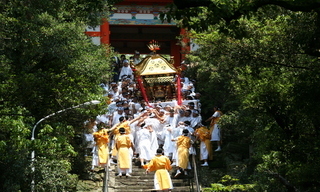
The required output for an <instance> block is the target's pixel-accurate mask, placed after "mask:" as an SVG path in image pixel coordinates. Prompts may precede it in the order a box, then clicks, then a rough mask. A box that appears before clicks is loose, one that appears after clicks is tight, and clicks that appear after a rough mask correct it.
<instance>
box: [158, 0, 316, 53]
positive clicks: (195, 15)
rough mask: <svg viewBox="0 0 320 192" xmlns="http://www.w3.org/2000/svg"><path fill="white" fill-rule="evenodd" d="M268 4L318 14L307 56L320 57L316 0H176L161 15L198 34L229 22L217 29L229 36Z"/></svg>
mask: <svg viewBox="0 0 320 192" xmlns="http://www.w3.org/2000/svg"><path fill="white" fill-rule="evenodd" d="M268 5H275V6H278V7H282V8H283V9H285V10H289V11H294V12H306V13H317V14H316V19H315V22H316V23H317V25H315V26H314V27H315V29H314V32H315V33H314V34H313V36H312V38H311V39H312V40H310V41H309V42H308V46H307V47H305V49H304V51H305V53H307V54H309V55H312V56H317V57H319V56H320V53H319V51H318V49H319V48H320V36H319V34H320V33H319V32H320V28H319V26H320V25H319V22H320V19H319V10H320V9H319V8H320V3H319V1H317V0H307V1H304V0H299V1H290V0H289V1H287V0H253V1H227V2H226V1H222V0H187V1H179V0H174V4H172V6H171V7H170V10H169V11H168V12H167V13H162V15H161V18H162V19H168V20H171V19H175V20H178V21H180V24H181V25H182V27H184V28H188V29H190V30H191V29H193V30H196V31H206V30H207V29H209V28H208V27H209V26H211V25H215V24H221V23H226V24H227V25H220V28H218V29H219V30H220V31H221V32H224V33H228V32H229V29H231V30H233V31H234V32H236V31H237V28H239V27H240V26H239V23H238V19H240V18H242V17H248V18H249V17H251V15H253V14H256V13H257V12H259V10H260V9H263V8H264V7H266V6H268ZM238 32H240V33H239V34H237V35H238V36H239V37H240V38H241V36H242V35H243V34H242V33H241V31H238Z"/></svg>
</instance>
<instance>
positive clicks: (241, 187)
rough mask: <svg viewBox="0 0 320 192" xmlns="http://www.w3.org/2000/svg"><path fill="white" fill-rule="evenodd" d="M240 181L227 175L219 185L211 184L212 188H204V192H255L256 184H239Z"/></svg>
mask: <svg viewBox="0 0 320 192" xmlns="http://www.w3.org/2000/svg"><path fill="white" fill-rule="evenodd" d="M238 181H239V179H236V178H233V177H231V176H230V175H225V176H223V177H222V178H221V180H220V181H219V183H214V184H211V188H204V189H203V191H204V192H218V191H233V192H235V191H253V190H252V189H253V188H254V184H239V183H238Z"/></svg>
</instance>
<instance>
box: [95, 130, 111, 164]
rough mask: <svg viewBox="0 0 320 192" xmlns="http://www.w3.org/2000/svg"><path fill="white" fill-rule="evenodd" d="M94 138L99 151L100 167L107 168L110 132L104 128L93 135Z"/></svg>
mask: <svg viewBox="0 0 320 192" xmlns="http://www.w3.org/2000/svg"><path fill="white" fill-rule="evenodd" d="M93 137H94V140H95V142H96V148H97V151H98V159H99V165H100V166H105V165H106V164H107V162H108V159H109V148H108V143H109V135H108V130H107V129H105V128H103V127H102V128H101V129H100V130H99V131H97V132H94V133H93Z"/></svg>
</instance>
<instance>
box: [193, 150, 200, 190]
mask: <svg viewBox="0 0 320 192" xmlns="http://www.w3.org/2000/svg"><path fill="white" fill-rule="evenodd" d="M192 164H193V169H194V176H195V179H196V186H197V192H200V185H199V180H198V173H197V164H196V160H195V155H194V154H193V155H192Z"/></svg>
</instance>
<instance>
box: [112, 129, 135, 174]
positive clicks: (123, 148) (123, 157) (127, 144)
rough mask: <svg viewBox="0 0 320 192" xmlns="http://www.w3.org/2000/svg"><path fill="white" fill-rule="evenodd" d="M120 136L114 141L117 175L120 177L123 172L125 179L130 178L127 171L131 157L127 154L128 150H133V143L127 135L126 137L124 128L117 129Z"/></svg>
mask: <svg viewBox="0 0 320 192" xmlns="http://www.w3.org/2000/svg"><path fill="white" fill-rule="evenodd" d="M119 132H120V135H119V136H118V137H117V138H116V140H115V146H116V148H117V151H118V155H117V159H118V168H119V174H118V176H119V177H121V176H122V173H123V172H125V174H126V176H127V177H131V175H130V174H129V170H130V167H131V163H132V162H131V156H130V152H129V148H133V143H132V141H131V139H130V136H129V135H126V134H125V133H126V130H125V128H123V127H121V128H120V129H119Z"/></svg>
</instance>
